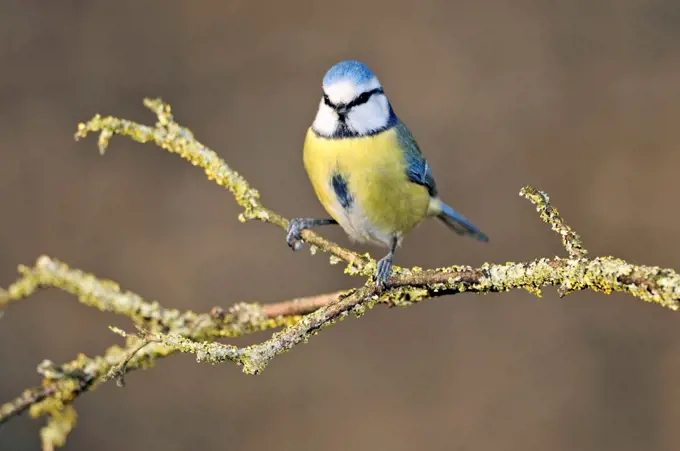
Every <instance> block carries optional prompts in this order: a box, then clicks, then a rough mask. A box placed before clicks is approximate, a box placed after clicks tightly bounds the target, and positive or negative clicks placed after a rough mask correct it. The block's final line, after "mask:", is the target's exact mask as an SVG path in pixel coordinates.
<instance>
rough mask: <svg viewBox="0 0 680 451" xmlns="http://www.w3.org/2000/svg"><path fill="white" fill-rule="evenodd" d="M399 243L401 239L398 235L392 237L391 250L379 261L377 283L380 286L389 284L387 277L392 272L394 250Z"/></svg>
mask: <svg viewBox="0 0 680 451" xmlns="http://www.w3.org/2000/svg"><path fill="white" fill-rule="evenodd" d="M398 243H399V239H398V238H397V237H396V236H394V237H392V243H391V244H390V251H389V252H388V253H387V255H385V256H384V257H383V258H381V259H380V261H378V267H377V268H376V271H375V284H376V286H378V287H384V286H386V285H387V278H388V277H389V276H390V274H392V260H393V259H394V251H395V250H396V249H397V244H398Z"/></svg>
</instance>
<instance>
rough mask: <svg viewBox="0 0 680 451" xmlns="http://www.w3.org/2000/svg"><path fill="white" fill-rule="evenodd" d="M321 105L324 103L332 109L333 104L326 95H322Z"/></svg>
mask: <svg viewBox="0 0 680 451" xmlns="http://www.w3.org/2000/svg"><path fill="white" fill-rule="evenodd" d="M323 103H325V104H326V105H328V106H329V107H331V108H333V104H332V103H331V99H329V98H328V96H327V95H326V93H324V95H323Z"/></svg>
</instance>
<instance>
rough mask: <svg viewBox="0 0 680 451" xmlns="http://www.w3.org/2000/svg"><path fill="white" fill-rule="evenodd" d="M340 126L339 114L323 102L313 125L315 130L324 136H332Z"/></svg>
mask: <svg viewBox="0 0 680 451" xmlns="http://www.w3.org/2000/svg"><path fill="white" fill-rule="evenodd" d="M338 124H339V122H338V113H336V112H335V110H334V109H333V108H331V107H329V106H328V105H326V104H325V103H324V102H323V100H321V103H320V104H319V110H318V111H317V112H316V118H315V119H314V123H313V124H312V127H313V128H314V130H315V131H317V132H318V133H321V134H322V135H326V136H331V135H332V134H333V133H335V130H336V129H337V128H338Z"/></svg>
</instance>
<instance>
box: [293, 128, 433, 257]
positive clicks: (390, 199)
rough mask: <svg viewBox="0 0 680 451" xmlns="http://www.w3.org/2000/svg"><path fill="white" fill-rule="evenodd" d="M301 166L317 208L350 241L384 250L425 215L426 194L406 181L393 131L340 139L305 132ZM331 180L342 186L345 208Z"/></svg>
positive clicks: (402, 157)
mask: <svg viewBox="0 0 680 451" xmlns="http://www.w3.org/2000/svg"><path fill="white" fill-rule="evenodd" d="M304 164H305V169H306V170H307V174H308V175H309V178H310V180H311V182H312V185H313V187H314V191H315V192H316V195H317V196H318V198H319V201H320V202H321V204H322V205H323V206H324V208H325V209H326V211H328V213H329V214H330V215H331V216H332V217H333V219H335V220H336V221H338V223H339V224H340V225H341V226H342V227H343V229H344V230H345V231H346V232H347V234H348V235H349V236H350V237H351V238H353V239H355V240H358V241H370V242H376V243H379V244H384V245H386V246H389V244H390V240H391V237H392V236H397V237H398V238H401V237H402V236H403V235H404V234H406V233H407V232H409V231H410V230H411V229H412V228H413V227H415V226H416V225H417V224H418V223H419V222H420V221H421V220H422V219H423V218H424V217H425V215H426V213H427V208H428V204H429V200H430V196H429V194H428V192H427V189H426V188H425V187H423V186H421V185H417V184H415V183H412V182H410V181H409V180H408V178H407V177H406V162H405V160H404V154H403V152H402V151H401V150H400V147H399V141H398V139H397V136H396V129H395V128H392V129H390V130H386V131H384V132H382V133H379V134H377V135H374V136H366V137H356V138H344V139H327V138H323V137H320V136H317V135H316V134H315V133H314V132H313V131H312V129H311V128H310V129H309V130H308V131H307V136H306V138H305V145H304ZM334 176H340V177H341V178H342V179H343V181H345V182H346V187H347V191H348V194H349V196H351V205H349V207H345V206H343V203H342V202H341V201H340V199H338V193H337V188H336V189H334V187H333V183H332V182H331V181H332V179H333V177H334ZM346 204H347V203H346V202H345V205H346Z"/></svg>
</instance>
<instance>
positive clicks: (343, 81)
mask: <svg viewBox="0 0 680 451" xmlns="http://www.w3.org/2000/svg"><path fill="white" fill-rule="evenodd" d="M322 88H323V96H322V98H321V102H320V103H319V109H318V111H317V113H316V117H315V119H314V122H313V123H312V126H311V127H310V128H309V129H308V130H307V134H306V136H305V141H304V150H303V161H304V166H305V169H306V171H307V175H308V176H309V179H310V181H311V182H312V186H313V187H314V191H315V192H316V195H317V197H318V198H319V201H320V202H321V205H323V207H324V208H325V209H326V211H327V212H328V214H329V215H330V216H331V218H327V219H313V218H296V219H293V220H292V221H291V222H290V225H289V226H288V233H287V241H288V245H289V246H291V247H292V248H293V249H294V250H296V249H297V248H298V247H299V244H300V240H301V232H302V230H304V229H309V228H312V227H318V226H322V225H328V224H339V225H340V226H341V227H342V228H343V229H344V231H345V232H346V233H347V235H349V237H350V238H351V239H352V240H354V241H357V242H368V243H373V244H377V245H380V246H383V247H386V248H388V249H389V253H388V254H387V255H386V256H385V257H384V258H382V259H381V260H380V261H379V262H378V265H377V270H376V274H375V281H376V284H377V285H378V286H379V287H381V286H385V285H386V284H387V279H388V277H389V276H390V274H391V272H392V261H393V259H394V253H395V250H396V248H397V246H399V245H400V244H401V241H402V239H403V238H404V236H405V235H406V234H407V233H408V232H410V231H411V230H412V229H413V228H414V227H415V226H417V225H418V224H419V223H420V222H421V221H422V220H423V219H424V218H426V217H436V218H437V219H439V220H441V221H442V222H443V223H444V224H446V225H447V226H448V227H449V228H450V229H451V230H453V231H454V232H456V233H458V234H459V235H467V236H470V237H472V238H475V239H477V240H480V241H488V238H487V236H486V235H485V234H483V233H482V232H481V231H480V230H479V229H478V228H477V227H475V226H474V225H473V224H472V223H471V222H470V221H469V220H467V219H466V218H465V217H463V216H462V215H461V214H460V213H458V212H457V211H456V210H454V209H453V208H451V207H449V206H448V205H446V204H445V203H444V202H442V201H441V199H439V195H438V193H437V186H436V184H435V181H434V177H433V175H432V168H431V167H430V165H429V164H428V163H427V161H426V160H425V158H424V157H423V154H422V153H421V151H420V148H419V147H418V144H417V143H416V140H415V139H414V138H413V135H411V132H410V131H409V130H408V128H406V125H404V123H403V122H401V120H399V118H398V117H397V115H396V114H395V113H394V110H393V109H392V106H391V104H390V102H389V100H388V99H387V96H386V95H385V92H384V91H383V88H382V86H381V85H380V82H379V81H378V79H377V78H376V76H375V75H374V74H373V72H372V71H371V70H370V69H369V68H368V67H367V66H366V65H364V64H363V63H361V62H358V61H342V62H340V63H338V64H336V65H335V66H333V67H331V68H330V70H329V71H328V72H327V73H326V75H325V76H324V78H323V83H322Z"/></svg>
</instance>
